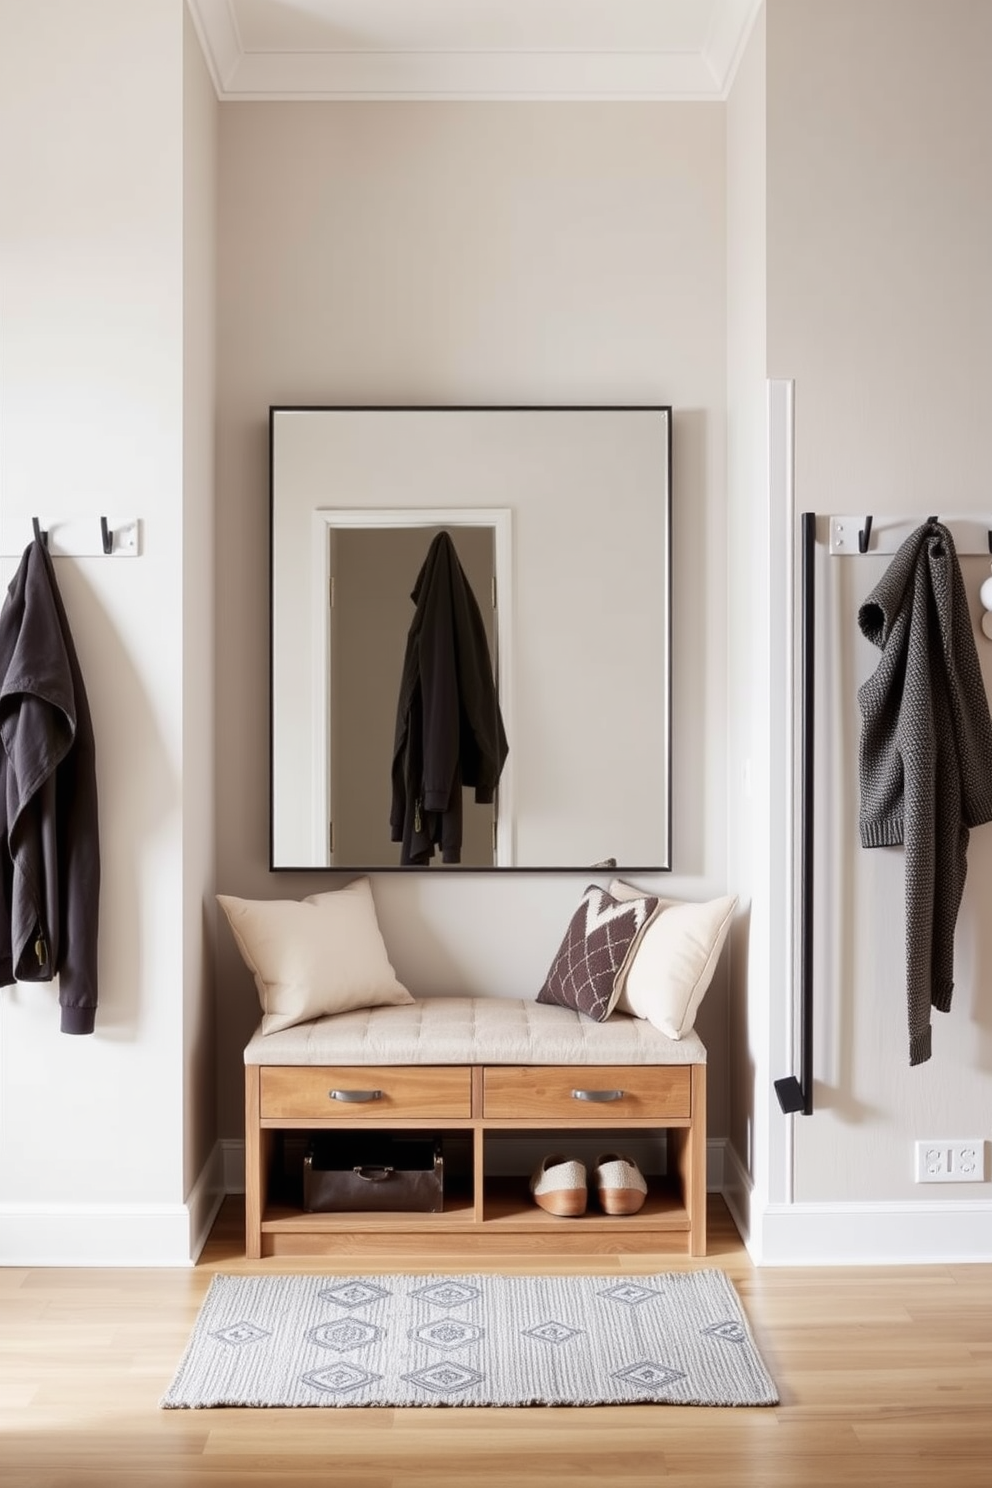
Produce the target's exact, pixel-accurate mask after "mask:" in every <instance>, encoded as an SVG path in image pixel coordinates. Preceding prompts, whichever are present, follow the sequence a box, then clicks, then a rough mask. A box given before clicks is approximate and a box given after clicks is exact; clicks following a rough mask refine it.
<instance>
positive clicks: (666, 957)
mask: <svg viewBox="0 0 992 1488" xmlns="http://www.w3.org/2000/svg"><path fill="white" fill-rule="evenodd" d="M610 893H611V894H612V895H613V897H614V899H643V898H647V897H649V896H647V895H646V894H645V893H644V890H643V889H635V888H634V887H633V886H632V885H631V884H626V883H624V882H623V881H622V880H621V879H614V881H613V882H612V883H611V884H610ZM736 908H737V895H736V894H732V895H725V896H724V897H722V898H719V899H710V900H708V901H707V902H705V903H702V904H691V903H687V902H684V901H680V900H677V899H661V900H659V908H658V912H657V914H656V915H655V916H654V918H653V919H652V920H651V922H650V923H649V924H648V926H647V929H646V930H645V931H644V934H643V935H642V937H641V939H640V941H639V942H638V945H637V947H636V949H635V951H634V954H633V956H632V957H631V959H630V960H629V962H628V963H627V965H626V966H625V967H624V969H623V972H622V973H621V978H620V983H621V985H620V995H619V998H618V999H617V1004H616V1007H617V1011H618V1012H625V1013H633V1014H634V1016H635V1017H637V1018H646V1019H647V1021H648V1022H649V1023H652V1024H653V1025H654V1026H655V1028H657V1029H660V1031H661V1032H662V1033H664V1034H667V1035H668V1037H669V1038H671V1039H680V1038H684V1037H685V1035H686V1034H687V1033H691V1032H692V1029H693V1026H694V1025H695V1021H696V1013H697V1011H698V1009H699V1005H700V1003H701V1002H702V1000H703V997H704V995H705V993H706V989H707V988H708V987H709V985H710V982H711V981H712V980H713V973H714V972H715V971H716V966H717V962H718V961H719V959H720V952H721V951H722V950H723V943H724V941H725V940H726V938H727V932H728V931H729V929H730V925H731V921H732V920H733V917H734V910H735V909H736Z"/></svg>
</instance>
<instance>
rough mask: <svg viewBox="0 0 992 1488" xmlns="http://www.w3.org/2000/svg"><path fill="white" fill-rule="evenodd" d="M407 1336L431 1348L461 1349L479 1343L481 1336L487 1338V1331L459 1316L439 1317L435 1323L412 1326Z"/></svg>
mask: <svg viewBox="0 0 992 1488" xmlns="http://www.w3.org/2000/svg"><path fill="white" fill-rule="evenodd" d="M407 1336H408V1337H409V1338H416V1339H417V1340H418V1341H419V1342H420V1343H426V1344H428V1345H429V1346H430V1347H431V1348H438V1349H459V1348H467V1347H468V1345H469V1344H470V1343H478V1341H479V1339H480V1338H485V1336H486V1331H485V1329H484V1328H480V1327H478V1326H477V1325H476V1324H475V1323H463V1322H461V1321H460V1320H459V1319H458V1318H437V1319H436V1321H435V1322H433V1323H423V1324H422V1325H421V1326H420V1327H419V1328H411V1329H410V1332H409V1334H408V1335H407Z"/></svg>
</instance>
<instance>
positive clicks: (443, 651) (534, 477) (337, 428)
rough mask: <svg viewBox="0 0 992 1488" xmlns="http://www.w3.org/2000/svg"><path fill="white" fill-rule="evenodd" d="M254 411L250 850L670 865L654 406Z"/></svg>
mask: <svg viewBox="0 0 992 1488" xmlns="http://www.w3.org/2000/svg"><path fill="white" fill-rule="evenodd" d="M269 418H270V461H271V464H270V479H271V486H270V492H271V706H272V718H271V723H272V729H271V747H272V754H271V788H272V796H271V859H270V862H271V867H272V868H273V869H311V868H329V869H347V870H349V871H352V872H353V871H355V870H357V869H369V870H383V869H391V868H395V869H400V870H402V871H404V872H410V871H416V870H417V869H418V868H425V867H426V868H430V869H432V870H434V871H451V870H453V871H458V870H459V869H462V870H464V869H482V870H489V871H492V870H498V869H504V868H515V869H540V868H544V869H575V870H580V869H581V870H585V871H590V870H595V869H597V868H604V867H608V868H612V867H613V866H617V867H618V868H622V869H626V870H628V871H630V870H633V869H640V870H642V871H647V870H661V869H669V868H671V866H672V864H671V718H670V700H671V410H670V409H669V408H666V407H657V406H651V407H646V406H638V407H588V408H563V407H542V408H460V407H451V408H395V407H385V408H383V407H378V408H315V407H307V408H272V409H270V415H269ZM445 657H447V658H448V660H447V661H445V660H444V658H445ZM439 678H440V680H439ZM452 691H454V694H455V696H454V700H453V699H452V695H451V694H452ZM442 714H443V715H444V716H445V717H447V718H448V719H449V720H458V721H452V723H451V729H453V731H454V732H453V733H452V732H451V729H449V730H448V733H447V734H445V731H444V729H443V728H442V725H441V723H440V722H439V719H440V718H441V715H442ZM442 736H444V737H447V738H449V744H450V747H448V748H447V749H446V750H445V748H444V747H443V746H442V745H439V743H438V740H439V739H441V738H442ZM439 750H440V754H441V755H443V765H444V769H443V772H442V773H443V780H444V785H443V791H444V792H450V798H447V797H446V800H445V805H444V807H443V808H442V807H441V805H440V801H441V796H440V795H438V789H439V786H438V781H437V779H426V780H425V779H422V778H421V777H422V774H423V775H424V776H426V775H427V774H429V773H430V772H431V771H432V770H434V771H435V774H436V772H437V770H438V769H440V765H439V764H438V751H439ZM431 751H434V753H433V754H431ZM425 754H426V755H427V756H428V758H427V759H426V762H425ZM432 789H433V791H434V795H433V796H431V794H430V792H431V790H432Z"/></svg>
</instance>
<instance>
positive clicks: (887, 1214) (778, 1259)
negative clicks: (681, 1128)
mask: <svg viewBox="0 0 992 1488" xmlns="http://www.w3.org/2000/svg"><path fill="white" fill-rule="evenodd" d="M725 1160H726V1165H727V1180H726V1182H725V1185H724V1190H723V1193H724V1198H725V1200H726V1203H727V1207H728V1208H729V1210H730V1212H731V1215H732V1216H733V1219H734V1222H735V1224H736V1225H737V1228H738V1229H739V1230H740V1232H741V1235H742V1237H743V1239H744V1243H745V1245H746V1246H747V1249H748V1252H749V1254H750V1255H751V1258H752V1260H753V1261H754V1263H755V1265H757V1266H944V1265H970V1264H973V1263H976V1262H979V1263H980V1262H984V1263H986V1264H987V1263H988V1262H989V1261H992V1202H990V1201H989V1200H988V1199H980V1200H961V1199H957V1200H934V1201H930V1202H922V1201H919V1200H904V1201H892V1202H877V1203H875V1202H866V1201H861V1202H857V1203H841V1202H833V1203H804V1204H765V1205H763V1206H761V1207H760V1208H759V1207H758V1201H757V1199H756V1198H755V1195H754V1192H753V1188H752V1184H751V1180H750V1178H749V1176H748V1174H747V1171H746V1169H745V1168H744V1166H743V1164H742V1163H741V1161H740V1158H739V1156H738V1154H737V1152H736V1151H735V1150H734V1149H733V1148H732V1147H731V1146H730V1145H729V1143H728V1145H727V1150H726V1154H725Z"/></svg>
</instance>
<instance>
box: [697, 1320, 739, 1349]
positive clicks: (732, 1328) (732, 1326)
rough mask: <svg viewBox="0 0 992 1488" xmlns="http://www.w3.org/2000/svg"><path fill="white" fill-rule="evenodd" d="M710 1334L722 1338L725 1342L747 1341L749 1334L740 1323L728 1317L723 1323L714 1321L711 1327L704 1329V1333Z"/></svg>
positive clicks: (712, 1336)
mask: <svg viewBox="0 0 992 1488" xmlns="http://www.w3.org/2000/svg"><path fill="white" fill-rule="evenodd" d="M706 1334H709V1336H710V1337H711V1338H722V1339H723V1341H724V1343H746V1342H747V1334H746V1333H745V1331H744V1329H743V1328H742V1327H741V1325H740V1323H735V1322H733V1321H732V1319H730V1318H728V1319H727V1321H726V1322H723V1323H713V1324H712V1325H711V1326H710V1327H709V1328H704V1329H703V1335H704V1336H705V1335H706Z"/></svg>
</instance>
